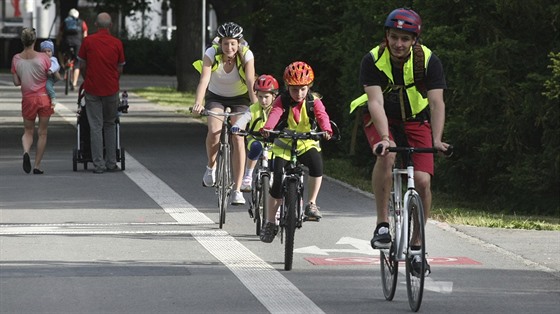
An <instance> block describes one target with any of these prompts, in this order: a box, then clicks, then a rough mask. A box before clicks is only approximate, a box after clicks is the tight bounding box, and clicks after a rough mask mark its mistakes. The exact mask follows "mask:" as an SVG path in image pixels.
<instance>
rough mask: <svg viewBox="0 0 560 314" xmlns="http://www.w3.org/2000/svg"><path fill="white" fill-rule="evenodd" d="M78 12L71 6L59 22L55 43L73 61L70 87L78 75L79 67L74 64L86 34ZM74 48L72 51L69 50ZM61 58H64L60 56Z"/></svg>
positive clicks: (85, 26)
mask: <svg viewBox="0 0 560 314" xmlns="http://www.w3.org/2000/svg"><path fill="white" fill-rule="evenodd" d="M79 17H80V12H78V10H76V9H74V8H72V9H70V11H69V12H68V16H67V17H66V18H65V19H64V21H62V23H60V31H59V32H58V39H57V43H58V44H59V47H61V52H62V54H63V55H66V56H68V57H71V58H72V60H73V62H74V73H73V74H74V75H73V77H72V86H71V89H72V90H74V89H76V86H77V85H78V78H79V76H80V67H79V66H78V64H76V63H75V62H76V60H77V56H78V52H79V51H80V46H81V45H82V41H83V40H84V38H86V37H87V35H88V27H87V24H86V22H85V21H83V20H82V19H80V18H79ZM72 49H73V50H74V51H73V53H72V51H71V50H72ZM61 60H65V59H64V58H62V59H61Z"/></svg>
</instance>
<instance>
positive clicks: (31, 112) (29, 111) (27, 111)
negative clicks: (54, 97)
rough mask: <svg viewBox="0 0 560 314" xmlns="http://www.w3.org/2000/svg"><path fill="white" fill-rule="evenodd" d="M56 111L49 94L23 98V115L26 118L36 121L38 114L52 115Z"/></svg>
mask: <svg viewBox="0 0 560 314" xmlns="http://www.w3.org/2000/svg"><path fill="white" fill-rule="evenodd" d="M53 113H54V109H53V108H52V106H51V99H50V98H49V96H48V95H43V96H25V97H23V99H22V100H21V116H22V117H23V118H24V119H25V120H32V121H35V118H37V116H39V117H50V116H51V115H52V114H53Z"/></svg>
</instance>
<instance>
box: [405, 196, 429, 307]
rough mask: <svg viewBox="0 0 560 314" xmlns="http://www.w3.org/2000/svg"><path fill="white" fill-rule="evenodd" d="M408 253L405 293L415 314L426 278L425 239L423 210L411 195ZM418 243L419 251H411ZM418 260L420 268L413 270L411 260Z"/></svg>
mask: <svg viewBox="0 0 560 314" xmlns="http://www.w3.org/2000/svg"><path fill="white" fill-rule="evenodd" d="M407 207H408V208H407V211H408V213H409V216H408V228H409V232H408V239H407V240H408V241H407V243H408V251H407V252H408V253H407V258H406V291H407V294H408V304H409V305H410V309H411V310H412V311H414V312H417V311H418V310H419V309H420V305H421V304H422V296H423V294H424V279H425V276H426V238H425V234H424V231H425V230H424V208H423V206H422V201H421V200H420V197H419V196H418V195H417V194H411V195H410V197H409V200H408V206H407ZM414 243H418V245H419V246H420V249H419V250H415V251H412V250H411V246H412V245H413V244H414ZM415 258H416V259H419V263H418V264H420V266H419V267H418V269H416V270H415V269H414V268H413V266H412V260H413V259H415Z"/></svg>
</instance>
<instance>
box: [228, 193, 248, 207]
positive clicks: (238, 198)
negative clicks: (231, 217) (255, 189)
mask: <svg viewBox="0 0 560 314" xmlns="http://www.w3.org/2000/svg"><path fill="white" fill-rule="evenodd" d="M231 205H245V198H244V197H243V193H241V191H235V190H233V191H231Z"/></svg>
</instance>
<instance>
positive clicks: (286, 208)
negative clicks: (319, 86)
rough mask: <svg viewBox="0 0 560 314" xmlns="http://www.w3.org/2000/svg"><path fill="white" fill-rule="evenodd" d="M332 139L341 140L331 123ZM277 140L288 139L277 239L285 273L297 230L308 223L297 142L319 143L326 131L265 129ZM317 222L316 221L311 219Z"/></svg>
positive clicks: (292, 257) (289, 265)
mask: <svg viewBox="0 0 560 314" xmlns="http://www.w3.org/2000/svg"><path fill="white" fill-rule="evenodd" d="M331 125H332V126H333V132H334V135H333V137H332V139H333V140H338V139H339V138H340V133H339V131H338V127H337V126H336V124H334V122H331ZM266 131H267V132H269V133H270V134H272V135H274V136H275V137H278V138H286V139H290V140H291V148H290V161H289V162H288V163H287V165H286V166H285V167H284V173H283V175H282V205H281V206H280V238H281V240H282V242H284V244H285V248H284V270H291V269H292V264H293V260H294V238H295V231H296V228H298V229H299V228H301V227H302V225H303V222H304V221H307V220H311V219H308V217H307V216H305V215H304V213H303V210H304V208H303V190H304V184H303V181H304V175H305V172H304V169H303V165H302V164H301V163H300V162H299V161H298V160H297V155H298V150H297V142H298V141H299V140H308V139H314V140H319V139H320V138H321V137H322V136H323V135H325V133H326V132H324V131H321V132H314V131H311V132H305V133H299V132H296V131H292V130H287V129H286V130H278V131H276V130H266ZM314 220H315V221H319V219H314Z"/></svg>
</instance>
